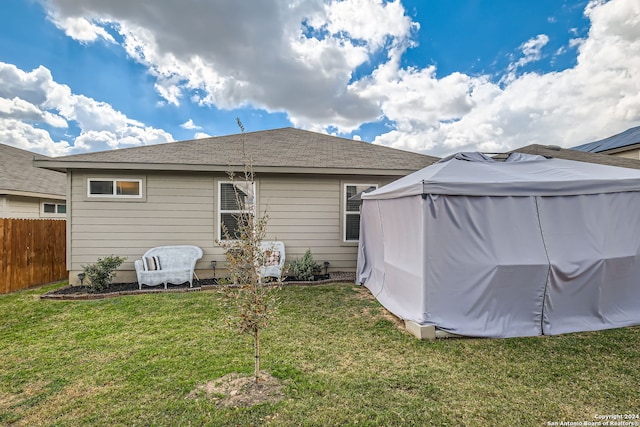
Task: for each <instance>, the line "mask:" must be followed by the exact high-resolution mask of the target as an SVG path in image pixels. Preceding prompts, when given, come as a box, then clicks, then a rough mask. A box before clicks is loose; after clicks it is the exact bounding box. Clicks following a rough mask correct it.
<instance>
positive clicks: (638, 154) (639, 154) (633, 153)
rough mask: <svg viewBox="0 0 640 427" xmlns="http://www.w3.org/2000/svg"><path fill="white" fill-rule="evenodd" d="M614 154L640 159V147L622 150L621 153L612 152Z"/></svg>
mask: <svg viewBox="0 0 640 427" xmlns="http://www.w3.org/2000/svg"><path fill="white" fill-rule="evenodd" d="M612 155H613V156H617V157H624V158H626V159H636V160H638V159H640V149H637V148H636V149H635V150H628V151H621V152H619V153H615V154H612Z"/></svg>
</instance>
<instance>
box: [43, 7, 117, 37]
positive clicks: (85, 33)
mask: <svg viewBox="0 0 640 427" xmlns="http://www.w3.org/2000/svg"><path fill="white" fill-rule="evenodd" d="M49 18H50V20H51V22H53V24H54V25H55V26H56V27H58V28H60V29H62V30H64V32H65V34H66V35H68V36H69V37H71V38H73V39H75V40H78V41H79V42H81V43H89V42H94V41H96V40H97V39H104V40H106V41H108V42H111V43H115V42H116V41H115V39H114V38H113V37H112V36H111V34H109V33H108V32H107V31H105V29H104V28H102V27H100V26H98V25H96V24H94V23H92V22H90V21H89V20H87V19H85V18H82V17H60V16H59V15H58V14H57V13H52V14H50V15H49ZM96 21H97V22H100V20H99V19H98V20H96Z"/></svg>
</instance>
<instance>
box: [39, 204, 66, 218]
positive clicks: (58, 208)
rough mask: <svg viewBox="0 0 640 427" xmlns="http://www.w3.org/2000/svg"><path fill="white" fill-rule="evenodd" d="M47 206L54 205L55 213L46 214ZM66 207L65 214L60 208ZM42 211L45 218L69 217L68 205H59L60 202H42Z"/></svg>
mask: <svg viewBox="0 0 640 427" xmlns="http://www.w3.org/2000/svg"><path fill="white" fill-rule="evenodd" d="M45 205H53V210H54V212H45V210H44V207H45ZM61 206H64V208H65V210H64V212H60V207H61ZM40 211H41V212H42V215H43V216H66V215H67V204H66V203H58V202H42V204H41V208H40Z"/></svg>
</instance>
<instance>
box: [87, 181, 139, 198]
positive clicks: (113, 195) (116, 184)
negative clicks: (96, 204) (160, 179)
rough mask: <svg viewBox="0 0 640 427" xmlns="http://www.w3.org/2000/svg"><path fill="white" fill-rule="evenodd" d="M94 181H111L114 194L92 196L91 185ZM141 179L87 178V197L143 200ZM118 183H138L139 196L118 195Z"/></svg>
mask: <svg viewBox="0 0 640 427" xmlns="http://www.w3.org/2000/svg"><path fill="white" fill-rule="evenodd" d="M93 181H111V182H112V183H113V193H111V194H92V193H91V183H92V182H93ZM142 181H143V180H142V179H140V178H87V197H89V198H92V199H93V198H101V199H104V198H106V199H141V198H142V191H143V190H142V183H143V182H142ZM118 182H137V183H138V190H139V191H138V194H117V188H118Z"/></svg>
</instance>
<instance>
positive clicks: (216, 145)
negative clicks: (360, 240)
mask: <svg viewBox="0 0 640 427" xmlns="http://www.w3.org/2000/svg"><path fill="white" fill-rule="evenodd" d="M243 137H244V147H245V148H244V149H245V152H246V154H247V156H248V158H250V159H251V160H252V162H253V169H254V172H274V173H280V172H282V173H310V174H318V173H320V174H330V173H339V174H356V175H360V174H372V175H388V174H393V175H398V174H401V175H405V174H407V173H410V172H413V171H415V170H418V169H421V168H423V167H425V166H427V165H429V164H431V163H433V162H435V161H437V160H438V158H436V157H432V156H426V155H423V154H417V153H412V152H409V151H402V150H397V149H393V148H389V147H384V146H381V145H374V144H370V143H367V142H362V141H355V140H351V139H345V138H338V137H335V136H331V135H326V134H321V133H315V132H309V131H305V130H300V129H294V128H282V129H273V130H265V131H259V132H248V133H245V134H236V135H228V136H218V137H210V138H203V139H197V140H191V141H182V142H171V143H166V144H158V145H149V146H144V147H134V148H125V149H120V150H112V151H103V152H98V153H87V154H77V155H73V156H66V157H57V158H54V159H48V160H44V161H38V162H36V165H37V166H39V167H44V168H48V169H55V170H60V171H63V170H66V169H120V170H181V171H185V170H188V171H221V172H224V171H228V170H229V169H234V170H238V169H241V168H242V165H243V159H244V158H245V156H244V155H243Z"/></svg>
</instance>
